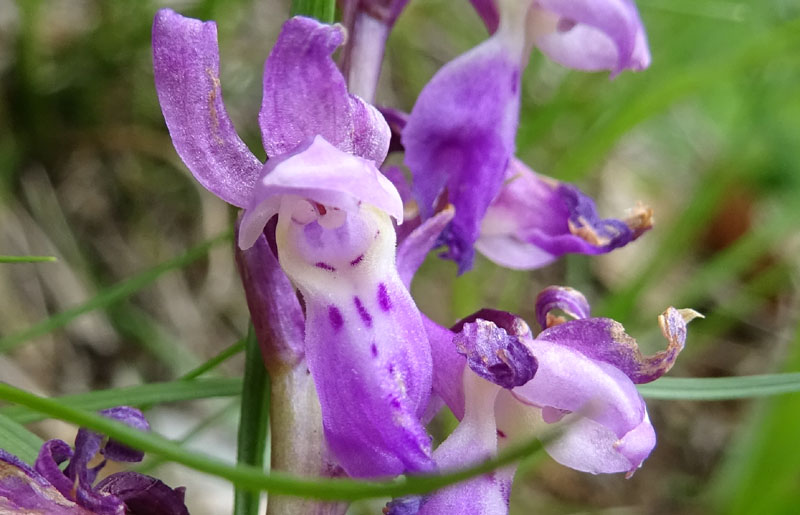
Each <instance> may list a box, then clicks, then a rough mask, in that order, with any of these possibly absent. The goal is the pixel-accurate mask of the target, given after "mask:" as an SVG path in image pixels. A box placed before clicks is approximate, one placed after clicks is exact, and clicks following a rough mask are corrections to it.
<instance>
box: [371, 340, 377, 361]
mask: <svg viewBox="0 0 800 515" xmlns="http://www.w3.org/2000/svg"><path fill="white" fill-rule="evenodd" d="M369 350H371V351H372V357H373V358H377V357H378V346H377V345H375V344H374V343H373V344H372V345H370V347H369Z"/></svg>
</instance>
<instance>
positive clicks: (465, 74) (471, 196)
mask: <svg viewBox="0 0 800 515" xmlns="http://www.w3.org/2000/svg"><path fill="white" fill-rule="evenodd" d="M474 3H475V4H476V6H477V7H479V12H481V13H482V14H483V15H484V17H485V18H486V19H487V20H489V22H490V23H489V25H490V27H491V28H492V29H496V31H495V32H494V34H493V35H492V36H491V37H490V38H489V39H488V40H487V41H485V42H484V43H482V44H480V45H478V46H477V47H475V48H473V49H472V50H470V51H469V52H467V53H466V54H463V55H461V56H460V57H458V58H456V59H454V60H453V61H451V62H449V63H448V64H446V65H445V66H444V67H443V68H442V69H441V70H439V72H438V73H437V74H436V75H435V76H434V77H433V79H432V80H431V81H430V82H429V83H428V84H427V85H426V86H425V88H424V89H423V90H422V92H421V93H420V95H419V98H418V99H417V102H416V104H415V105H414V108H413V110H412V111H411V114H410V115H409V117H408V122H407V124H406V125H405V128H404V129H403V130H402V142H403V146H404V148H405V162H406V164H407V165H408V167H409V168H410V170H411V173H412V176H413V179H414V183H413V191H414V197H415V199H416V201H417V203H418V205H419V209H420V213H421V215H422V217H423V218H427V217H429V216H431V215H432V213H433V211H434V207H435V205H436V204H437V198H439V197H440V196H444V197H445V198H446V199H447V200H448V201H449V202H450V203H452V204H453V205H454V206H455V209H456V216H455V218H454V220H453V222H452V224H451V225H450V227H448V229H447V231H446V232H445V234H444V235H443V243H445V244H447V245H448V246H449V249H448V251H447V254H446V257H448V258H449V259H452V260H454V261H456V262H457V263H458V265H459V271H460V272H464V271H466V270H468V269H469V268H470V267H471V266H472V261H473V257H474V250H473V245H474V244H475V242H476V241H477V240H478V238H479V236H480V235H481V234H482V233H483V232H484V231H486V232H487V233H489V236H493V235H494V233H496V232H497V231H501V232H502V231H503V230H504V228H503V227H502V226H501V227H499V228H497V227H492V226H491V225H492V222H488V226H484V227H483V228H482V223H483V218H484V216H485V215H486V213H487V210H488V209H489V206H490V205H491V204H492V202H494V201H495V200H496V198H497V197H498V195H501V191H502V190H503V189H504V188H506V189H508V188H514V187H517V188H518V187H520V186H519V184H518V185H516V186H512V185H511V184H512V182H511V181H512V180H513V178H514V177H515V176H517V175H518V174H519V171H518V169H519V167H520V165H519V164H518V163H514V162H512V159H513V155H514V139H515V137H516V131H517V124H518V117H519V104H520V90H521V83H520V80H521V76H522V71H523V69H524V67H525V64H526V62H527V60H528V56H529V53H530V48H531V44H532V43H533V42H534V41H536V42H537V44H538V45H540V46H541V47H542V48H543V49H548V50H549V51H550V53H551V54H553V55H558V56H559V57H560V58H561V59H560V60H561V61H562V62H565V63H566V64H568V65H571V66H576V67H578V68H581V69H600V68H609V69H611V70H612V71H613V72H614V73H617V72H619V71H621V70H622V69H625V68H632V69H640V68H642V67H644V66H646V65H647V64H648V63H649V54H647V46H646V42H645V40H644V32H643V28H642V26H641V23H640V21H639V18H638V15H637V14H636V9H635V6H634V5H633V4H632V3H631V2H628V1H621V2H611V1H606V0H603V1H599V0H598V1H593V2H588V1H581V2H566V1H557V0H553V1H531V0H527V1H517V0H498V1H497V2H496V3H495V2H492V1H477V2H474ZM498 13H499V14H498ZM498 16H499V18H498ZM554 16H556V17H555V18H553V17H554ZM551 18H552V19H555V20H556V21H554V22H553V20H552V19H551ZM498 19H499V21H498ZM492 20H494V21H492ZM559 20H560V21H559ZM545 22H546V23H545ZM551 22H552V23H551ZM568 22H569V23H568ZM553 23H554V25H553ZM548 24H550V25H553V27H551V29H552V30H551V29H547V30H544V32H543V29H542V27H543V26H544V25H548ZM567 25H569V27H567ZM548 26H549V25H548ZM559 27H560V28H559ZM573 36H575V38H573ZM595 40H596V41H595ZM604 41H607V42H613V44H611V43H608V44H607V45H606V44H601V43H600V42H604ZM637 42H638V43H637ZM609 45H610V46H609ZM609 52H611V53H612V54H613V57H614V59H611V58H610V57H609V55H607V54H609ZM640 54H641V55H640ZM642 55H647V59H645V58H644V57H642ZM637 56H638V57H637ZM526 179H527V178H526ZM506 181H509V182H508V184H506V185H505V186H504V183H506ZM522 183H524V184H529V183H530V181H528V180H524V181H522ZM539 189H540V190H541V187H540V188H539ZM551 189H552V190H555V189H556V188H555V186H554V187H552V188H551ZM562 193H566V194H567V195H565V194H562ZM510 194H511V195H513V192H512V193H510ZM543 195H545V196H547V197H548V198H547V199H544V201H545V204H544V205H541V204H537V202H542V199H541V197H542V196H543ZM570 196H572V197H576V198H577V199H578V201H577V202H575V201H573V199H570V198H569V197H570ZM536 197H538V198H536ZM585 198H586V197H585V195H583V194H582V193H580V192H579V191H578V190H577V189H575V188H574V187H572V186H566V185H565V186H563V188H562V189H561V190H560V191H558V192H555V194H553V192H543V191H540V193H539V195H536V196H535V197H534V198H533V199H530V200H528V201H527V202H526V203H523V204H521V205H519V206H517V208H518V209H517V210H516V213H515V214H516V216H517V217H518V218H519V219H520V220H521V221H522V222H521V223H522V224H528V225H533V226H538V227H545V226H547V225H548V222H547V219H549V218H552V219H554V220H555V221H556V222H558V224H553V225H558V229H557V231H556V232H555V233H552V232H553V231H552V230H551V229H554V227H553V226H551V227H549V228H546V229H545V231H544V233H545V234H546V235H548V236H550V237H551V238H552V237H556V238H557V237H559V236H569V235H575V236H578V237H580V238H583V239H585V240H586V241H587V243H588V245H589V246H588V247H587V246H583V247H584V249H587V248H588V249H589V250H590V252H591V253H596V252H598V251H601V250H602V251H607V250H610V249H611V248H613V247H614V246H619V244H624V243H627V242H628V241H630V240H631V239H632V238H633V237H635V236H638V235H639V234H641V233H642V232H644V231H645V230H646V229H648V228H649V227H650V225H649V221H650V220H649V217H645V218H642V219H641V220H640V219H637V220H636V221H635V224H634V225H633V227H631V228H630V230H629V231H623V233H624V234H620V237H616V236H607V235H605V234H602V232H603V231H602V230H600V231H599V232H600V234H595V232H596V229H598V228H597V227H596V226H594V225H592V222H593V221H594V220H588V221H586V222H583V223H577V224H576V223H575V221H576V220H578V219H579V218H580V217H582V216H583V214H584V213H582V210H583V208H585V207H586V205H587V204H586V202H584V201H583V199H585ZM501 203H502V201H501ZM553 208H554V209H555V211H554V212H553V214H552V216H545V217H544V218H543V217H542V214H543V213H548V214H549V212H550V209H553ZM596 218H597V217H596V214H594V219H596ZM567 219H569V220H571V221H572V222H573V225H571V226H569V227H567V226H566V223H564V222H565V221H566V220H567ZM615 225H617V226H618V227H620V228H622V227H624V225H626V224H623V222H619V223H617V224H615ZM550 233H552V234H550ZM594 236H598V238H595V237H594ZM611 240H614V241H615V242H616V243H613V244H612V243H611ZM483 247H484V248H485V247H486V245H483ZM589 247H591V248H589ZM584 249H576V250H567V249H565V250H564V251H569V252H576V251H577V252H583V251H584ZM533 252H534V253H535V254H536V253H541V252H545V253H548V254H551V255H553V252H552V251H551V250H548V249H546V248H545V249H541V250H534V251H533ZM562 252H563V251H562ZM496 254H498V253H496V252H495V253H492V254H490V256H489V257H491V258H494V256H495V255H496ZM541 261H542V259H541V257H540V256H534V257H532V258H525V257H524V256H523V257H522V258H517V257H513V258H512V257H507V258H506V259H505V260H504V261H501V263H503V264H506V263H509V262H511V263H513V265H514V267H515V268H529V267H531V266H540V264H541ZM531 263H533V264H531Z"/></svg>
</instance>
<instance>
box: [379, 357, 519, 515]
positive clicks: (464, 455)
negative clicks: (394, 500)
mask: <svg viewBox="0 0 800 515" xmlns="http://www.w3.org/2000/svg"><path fill="white" fill-rule="evenodd" d="M464 391H465V396H466V413H465V415H464V418H463V419H462V420H461V423H460V424H459V425H458V427H456V429H455V430H454V431H453V433H452V434H450V436H448V437H447V439H446V440H445V441H444V442H442V444H441V445H440V446H439V447H438V448H437V449H436V451H435V452H434V453H433V456H434V459H435V460H436V464H437V466H438V467H439V469H440V470H442V471H448V470H457V469H462V468H466V467H469V466H470V465H475V464H477V463H480V462H482V461H485V460H487V459H490V458H492V457H494V456H495V455H496V454H497V426H496V423H495V417H494V406H495V399H496V398H497V394H498V393H499V392H500V388H498V387H497V386H495V385H494V384H492V383H489V382H486V381H484V380H483V379H481V378H479V377H478V376H476V375H475V374H473V373H471V371H470V370H469V369H465V372H464ZM514 471H515V467H513V466H512V467H505V468H502V469H498V470H495V471H493V472H491V473H489V474H485V475H482V476H478V477H476V478H473V479H470V480H468V481H464V482H462V483H458V484H455V485H453V486H449V487H446V488H443V489H441V490H438V491H436V492H434V493H433V494H431V495H430V496H428V497H424V498H422V499H421V502H420V504H421V507H420V508H419V511H418V512H416V513H419V514H420V515H439V514H442V513H459V514H465V515H505V514H507V513H508V500H509V496H510V494H511V481H512V479H513V477H514ZM398 504H399V506H398V508H401V507H402V508H407V507H406V506H403V505H402V503H398ZM389 508H390V510H389V511H388V513H390V514H395V513H396V514H398V515H400V514H404V513H415V512H414V511H408V509H405V511H403V510H402V509H395V510H394V511H392V506H391V505H390V506H389Z"/></svg>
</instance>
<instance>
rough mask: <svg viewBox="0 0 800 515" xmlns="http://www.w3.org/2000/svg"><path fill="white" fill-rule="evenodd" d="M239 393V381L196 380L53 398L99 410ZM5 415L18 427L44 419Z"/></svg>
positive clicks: (24, 413) (9, 411)
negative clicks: (18, 424)
mask: <svg viewBox="0 0 800 515" xmlns="http://www.w3.org/2000/svg"><path fill="white" fill-rule="evenodd" d="M241 391H242V380H241V379H238V378H235V379H195V380H193V381H172V382H167V383H149V384H143V385H138V386H128V387H124V388H111V389H108V390H98V391H94V392H89V393H80V394H76V395H64V396H62V397H56V398H54V399H53V401H54V402H60V403H63V404H68V405H69V406H72V407H75V408H80V409H85V410H92V411H96V410H101V409H105V408H111V407H113V406H119V405H122V404H124V405H127V406H143V405H150V404H163V403H165V402H178V401H188V400H195V399H208V398H211V397H230V396H233V395H239V393H240V392H241ZM0 415H4V416H6V417H8V418H10V419H12V420H14V421H15V422H18V423H20V424H29V423H31V422H36V421H39V420H42V419H44V418H47V417H45V416H43V415H42V413H39V412H37V411H35V410H30V409H28V408H25V407H23V406H9V407H5V408H0Z"/></svg>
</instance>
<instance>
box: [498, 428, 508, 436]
mask: <svg viewBox="0 0 800 515" xmlns="http://www.w3.org/2000/svg"><path fill="white" fill-rule="evenodd" d="M497 436H499V437H500V438H505V437H506V434H505V433H504V432H502V431H501V430H499V429H498V430H497Z"/></svg>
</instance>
